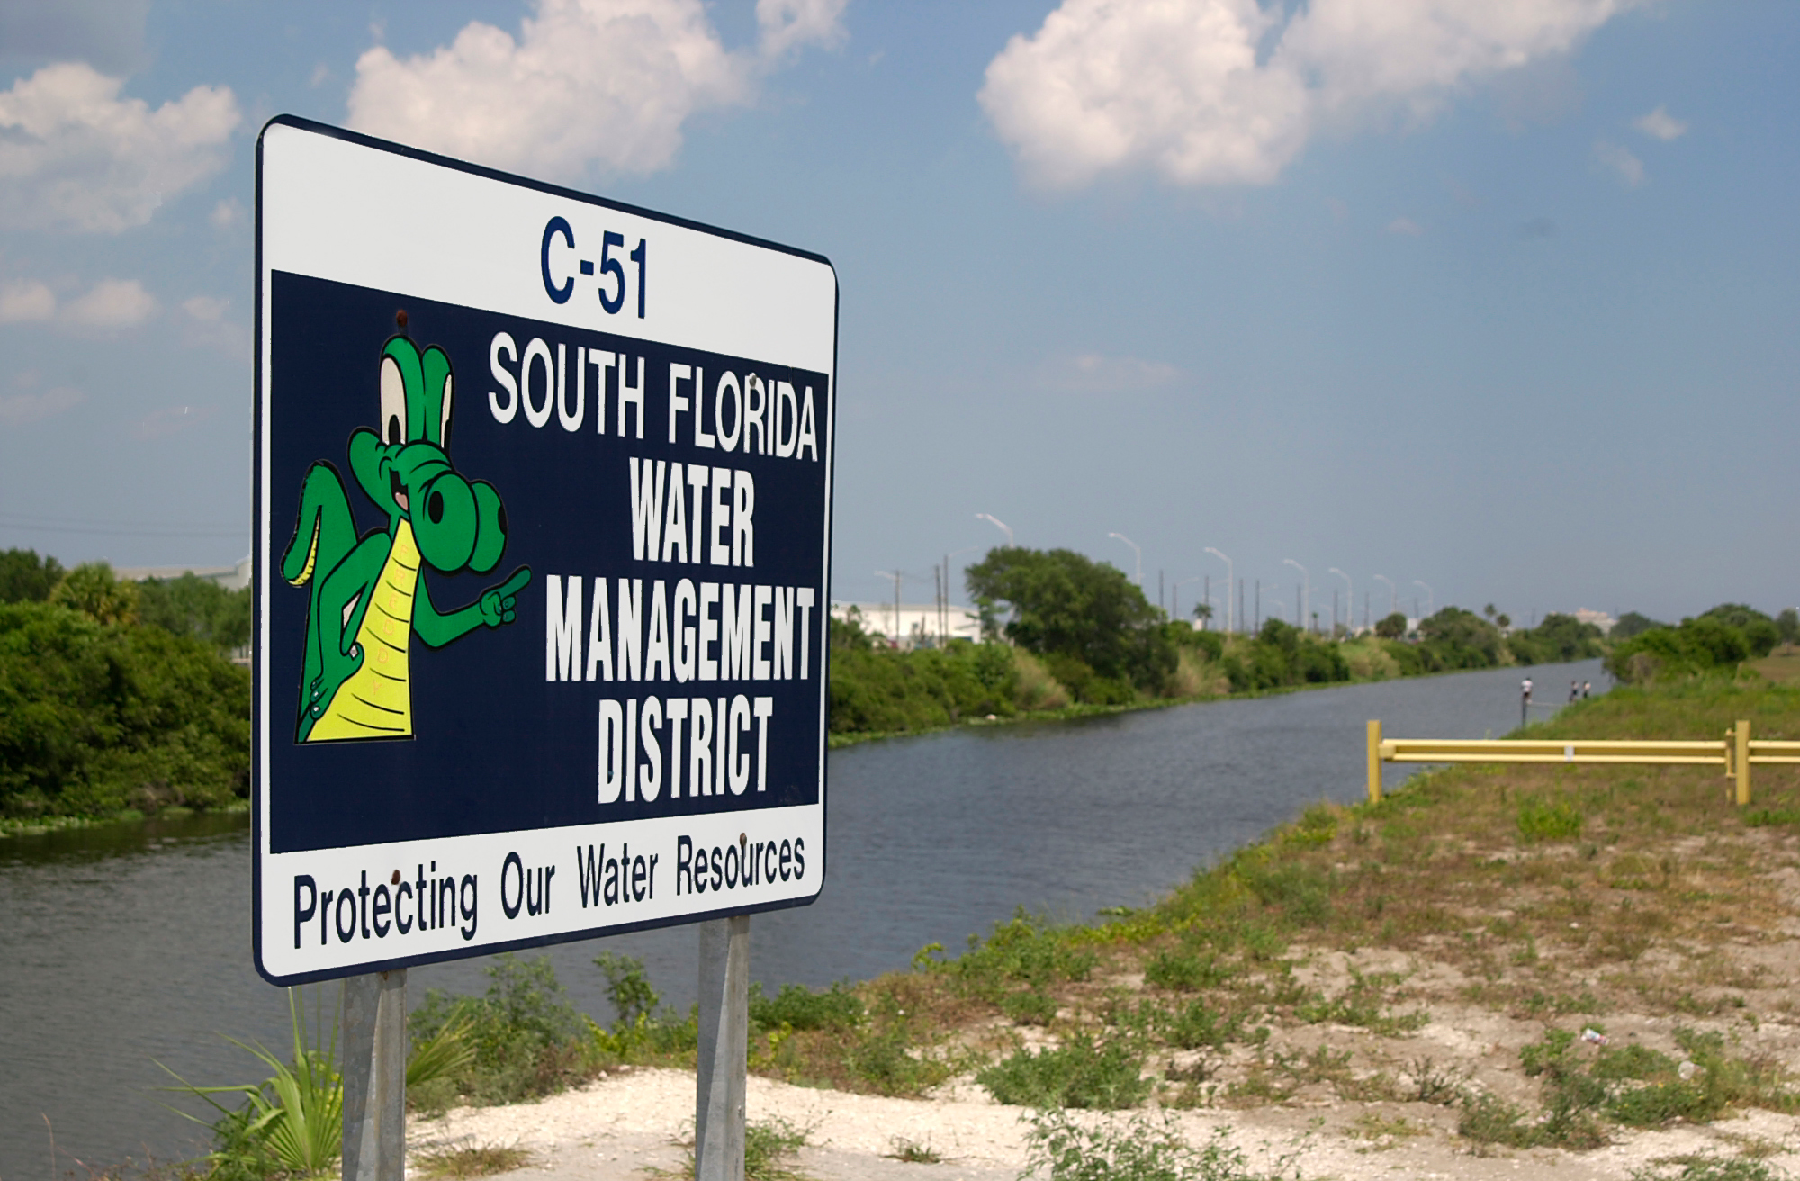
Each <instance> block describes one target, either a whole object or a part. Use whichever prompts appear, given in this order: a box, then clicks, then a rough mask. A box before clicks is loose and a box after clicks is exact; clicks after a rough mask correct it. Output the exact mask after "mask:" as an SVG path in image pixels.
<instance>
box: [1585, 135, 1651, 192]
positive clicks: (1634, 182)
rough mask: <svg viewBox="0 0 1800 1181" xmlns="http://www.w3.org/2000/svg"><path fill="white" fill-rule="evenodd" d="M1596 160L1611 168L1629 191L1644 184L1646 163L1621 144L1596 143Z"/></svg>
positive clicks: (1602, 141) (1604, 141)
mask: <svg viewBox="0 0 1800 1181" xmlns="http://www.w3.org/2000/svg"><path fill="white" fill-rule="evenodd" d="M1594 159H1595V160H1596V161H1598V162H1599V163H1600V164H1601V165H1603V166H1604V167H1606V168H1609V169H1611V170H1612V171H1613V173H1614V174H1615V175H1616V176H1618V178H1619V180H1620V181H1621V182H1622V183H1623V184H1624V185H1625V187H1626V188H1628V189H1635V188H1637V187H1638V186H1639V185H1641V184H1643V183H1644V162H1643V161H1642V160H1640V159H1638V158H1637V157H1636V156H1634V155H1632V154H1631V152H1630V151H1629V150H1628V149H1626V148H1624V147H1622V146H1620V145H1619V144H1615V143H1610V142H1608V141H1606V140H1603V139H1602V140H1596V141H1594Z"/></svg>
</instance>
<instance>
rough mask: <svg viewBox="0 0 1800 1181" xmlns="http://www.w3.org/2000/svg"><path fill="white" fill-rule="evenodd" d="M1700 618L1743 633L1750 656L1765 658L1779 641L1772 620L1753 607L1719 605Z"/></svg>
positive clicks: (1779, 638) (1728, 604) (1735, 604)
mask: <svg viewBox="0 0 1800 1181" xmlns="http://www.w3.org/2000/svg"><path fill="white" fill-rule="evenodd" d="M1700 618H1702V619H1711V620H1714V621H1716V622H1719V623H1723V624H1725V625H1726V626H1727V627H1735V628H1737V629H1738V630H1739V631H1741V632H1743V633H1744V639H1745V640H1747V641H1748V642H1749V644H1750V654H1751V655H1752V656H1767V655H1768V654H1769V653H1770V652H1773V651H1774V650H1775V645H1776V644H1777V643H1779V642H1780V640H1781V635H1780V632H1779V631H1778V630H1777V629H1776V627H1775V621H1774V620H1773V619H1770V618H1769V617H1768V616H1767V615H1764V614H1763V613H1762V612H1761V611H1758V610H1757V609H1756V608H1755V607H1747V606H1745V605H1744V604H1742V603H1720V604H1719V605H1718V606H1717V607H1714V608H1713V609H1712V610H1710V611H1708V612H1707V613H1706V614H1704V615H1702V616H1701V617H1700Z"/></svg>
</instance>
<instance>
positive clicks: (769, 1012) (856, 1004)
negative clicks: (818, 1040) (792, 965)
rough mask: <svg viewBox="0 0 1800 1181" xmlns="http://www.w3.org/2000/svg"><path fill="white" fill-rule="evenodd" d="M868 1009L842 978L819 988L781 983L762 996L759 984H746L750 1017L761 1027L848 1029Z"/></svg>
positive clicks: (864, 1014) (862, 1018)
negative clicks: (770, 994) (818, 990)
mask: <svg viewBox="0 0 1800 1181" xmlns="http://www.w3.org/2000/svg"><path fill="white" fill-rule="evenodd" d="M868 1015H869V1014H868V1009H867V1007H866V1006H864V1004H863V1003H862V1001H861V999H859V998H858V997H857V995H856V994H855V993H854V992H852V991H850V987H849V985H848V984H846V983H845V982H843V981H839V982H838V983H836V984H833V985H832V986H831V987H830V988H828V989H825V990H824V991H823V992H813V991H812V990H811V989H809V988H806V987H803V986H802V985H799V984H784V985H782V986H781V991H780V992H778V993H776V994H775V995H774V996H772V997H770V996H764V995H763V990H762V985H761V984H752V985H751V986H750V1020H751V1021H752V1022H754V1023H755V1024H756V1025H758V1026H760V1027H762V1028H763V1029H782V1028H784V1027H785V1028H787V1029H792V1030H813V1029H851V1028H854V1027H856V1026H858V1025H861V1024H862V1023H863V1022H864V1021H865V1020H867V1018H868Z"/></svg>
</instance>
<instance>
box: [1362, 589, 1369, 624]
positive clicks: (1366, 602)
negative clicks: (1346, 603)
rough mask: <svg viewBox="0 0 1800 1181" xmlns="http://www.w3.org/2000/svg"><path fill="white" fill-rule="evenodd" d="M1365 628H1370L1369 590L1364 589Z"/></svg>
mask: <svg viewBox="0 0 1800 1181" xmlns="http://www.w3.org/2000/svg"><path fill="white" fill-rule="evenodd" d="M1363 630H1364V631H1368V630H1369V592H1368V591H1366V590H1365V591H1363Z"/></svg>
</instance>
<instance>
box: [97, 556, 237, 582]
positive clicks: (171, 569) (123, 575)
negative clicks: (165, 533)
mask: <svg viewBox="0 0 1800 1181" xmlns="http://www.w3.org/2000/svg"><path fill="white" fill-rule="evenodd" d="M183 574H192V575H193V576H194V577H196V578H204V579H206V580H207V581H208V582H216V583H218V584H219V585H220V586H222V587H224V588H225V589H226V590H243V589H244V588H245V587H247V586H249V585H250V555H249V554H245V555H244V558H243V560H242V561H240V562H239V563H238V564H237V565H235V566H118V567H114V569H113V577H114V578H117V579H119V580H120V581H122V582H145V581H148V580H149V579H152V578H180V577H181V576H182V575H183Z"/></svg>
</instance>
